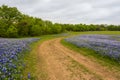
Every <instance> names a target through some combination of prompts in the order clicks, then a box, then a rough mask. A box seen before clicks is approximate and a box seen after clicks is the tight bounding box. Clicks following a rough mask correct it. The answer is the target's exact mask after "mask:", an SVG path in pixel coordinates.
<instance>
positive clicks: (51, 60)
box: [37, 38, 120, 80]
mask: <svg viewBox="0 0 120 80" xmlns="http://www.w3.org/2000/svg"><path fill="white" fill-rule="evenodd" d="M61 39H62V38H56V39H51V40H48V41H45V42H43V43H42V44H41V45H40V46H39V50H38V57H39V58H40V59H41V58H42V59H43V61H44V66H43V67H44V69H46V70H45V71H46V73H47V74H48V78H47V79H46V80H119V79H118V75H117V73H115V72H113V71H110V70H108V69H107V68H105V67H103V66H101V65H100V64H98V63H96V62H95V61H93V60H91V59H89V58H88V57H86V56H83V55H81V54H80V53H77V52H74V51H72V50H70V49H68V48H66V47H64V46H63V45H62V44H61V43H60V41H61ZM39 65H40V66H39ZM39 67H41V63H38V67H37V68H38V70H37V73H38V80H41V76H39V73H40V72H39ZM119 76H120V75H119Z"/></svg>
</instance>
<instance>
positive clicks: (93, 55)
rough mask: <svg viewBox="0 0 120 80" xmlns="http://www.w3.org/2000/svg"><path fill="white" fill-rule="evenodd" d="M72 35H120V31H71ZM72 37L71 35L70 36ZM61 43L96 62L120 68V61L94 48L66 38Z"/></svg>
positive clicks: (111, 67) (110, 67)
mask: <svg viewBox="0 0 120 80" xmlns="http://www.w3.org/2000/svg"><path fill="white" fill-rule="evenodd" d="M69 34H71V35H72V36H76V35H84V34H105V35H120V31H99V32H98V31H93V32H70V33H69ZM68 37H71V36H68ZM61 44H63V45H64V46H66V47H67V48H69V49H71V50H74V51H76V52H79V53H80V54H82V55H84V56H86V57H88V58H90V59H92V60H94V61H95V62H98V63H100V64H101V65H102V66H106V67H108V68H109V69H111V70H112V69H116V70H120V68H119V66H120V63H119V62H118V61H116V60H114V59H112V58H110V57H108V56H102V55H100V54H98V53H97V52H95V51H94V50H91V49H88V48H80V47H78V46H76V45H74V44H72V43H69V42H67V41H65V40H64V39H63V40H62V41H61Z"/></svg>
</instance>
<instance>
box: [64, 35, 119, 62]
mask: <svg viewBox="0 0 120 80" xmlns="http://www.w3.org/2000/svg"><path fill="white" fill-rule="evenodd" d="M65 40H66V41H67V42H70V43H72V44H74V45H76V46H78V47H81V48H89V49H92V50H94V51H96V52H97V53H99V54H101V55H102V56H109V57H111V58H113V59H115V60H117V61H119V60H120V36H117V35H81V36H80V35H79V36H74V37H70V38H66V39H65Z"/></svg>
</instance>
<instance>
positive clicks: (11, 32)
mask: <svg viewBox="0 0 120 80" xmlns="http://www.w3.org/2000/svg"><path fill="white" fill-rule="evenodd" d="M7 36H8V37H18V30H17V28H16V27H15V26H13V25H11V26H10V27H9V28H8V30H7Z"/></svg>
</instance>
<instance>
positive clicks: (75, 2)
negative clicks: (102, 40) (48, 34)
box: [0, 0, 120, 24]
mask: <svg viewBox="0 0 120 80" xmlns="http://www.w3.org/2000/svg"><path fill="white" fill-rule="evenodd" d="M3 4H6V5H9V6H14V7H17V8H18V9H19V10H20V11H21V12H22V13H25V14H28V15H31V16H34V17H40V18H42V19H43V20H50V21H53V22H58V23H73V24H75V23H86V24H91V23H94V24H120V0H0V5H3Z"/></svg>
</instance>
